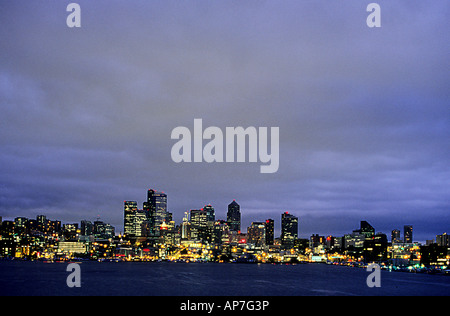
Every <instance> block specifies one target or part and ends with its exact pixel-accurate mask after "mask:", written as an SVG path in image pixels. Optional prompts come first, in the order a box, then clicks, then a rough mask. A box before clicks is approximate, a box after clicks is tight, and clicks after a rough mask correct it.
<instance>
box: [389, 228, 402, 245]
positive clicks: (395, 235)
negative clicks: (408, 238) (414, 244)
mask: <svg viewBox="0 0 450 316" xmlns="http://www.w3.org/2000/svg"><path fill="white" fill-rule="evenodd" d="M391 241H392V243H400V242H402V239H401V237H400V230H398V229H394V230H393V231H392V232H391Z"/></svg>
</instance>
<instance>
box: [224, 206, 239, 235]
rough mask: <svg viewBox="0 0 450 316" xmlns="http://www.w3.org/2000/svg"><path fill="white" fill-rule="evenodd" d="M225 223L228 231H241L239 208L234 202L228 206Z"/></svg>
mask: <svg viewBox="0 0 450 316" xmlns="http://www.w3.org/2000/svg"><path fill="white" fill-rule="evenodd" d="M227 222H228V225H229V226H230V231H234V232H239V231H241V207H240V206H239V204H237V203H236V201H235V200H233V202H231V203H230V204H229V205H228V213H227Z"/></svg>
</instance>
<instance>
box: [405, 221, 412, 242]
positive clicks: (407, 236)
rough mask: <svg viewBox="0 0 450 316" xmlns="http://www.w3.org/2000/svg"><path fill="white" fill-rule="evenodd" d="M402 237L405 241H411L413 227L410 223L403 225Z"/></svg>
mask: <svg viewBox="0 0 450 316" xmlns="http://www.w3.org/2000/svg"><path fill="white" fill-rule="evenodd" d="M403 234H404V235H403V237H404V238H405V240H404V241H405V243H407V244H411V243H412V242H413V227H412V225H405V226H404V227H403Z"/></svg>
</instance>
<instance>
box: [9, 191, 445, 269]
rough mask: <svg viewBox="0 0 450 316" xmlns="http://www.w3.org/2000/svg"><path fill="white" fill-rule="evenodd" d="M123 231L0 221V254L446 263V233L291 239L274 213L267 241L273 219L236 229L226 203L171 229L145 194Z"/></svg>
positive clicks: (163, 200) (365, 226) (159, 203)
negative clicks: (423, 240) (221, 213)
mask: <svg viewBox="0 0 450 316" xmlns="http://www.w3.org/2000/svg"><path fill="white" fill-rule="evenodd" d="M123 219H124V226H123V227H124V231H123V233H122V232H120V234H116V233H115V229H114V227H113V226H111V225H110V224H108V223H104V222H102V221H100V220H99V219H97V220H96V221H94V222H91V221H87V220H83V221H81V222H80V223H71V224H63V225H62V224H61V222H60V221H51V220H48V219H47V218H46V217H45V216H44V215H41V216H37V218H36V219H27V218H24V217H17V218H16V219H15V220H14V221H1V218H0V223H1V226H0V257H3V258H22V259H38V260H73V259H74V258H76V259H79V260H81V259H86V260H92V259H94V260H100V261H102V260H107V261H109V260H115V261H119V260H120V261H123V260H134V261H154V260H170V261H183V262H199V261H201V262H203V261H214V262H262V263H287V262H290V263H296V262H328V263H330V262H332V263H340V264H343V263H345V264H348V263H352V264H358V263H362V262H379V263H383V264H389V265H393V266H424V265H425V266H430V265H437V266H448V265H449V260H450V256H449V255H450V244H449V238H448V235H447V234H442V235H438V236H436V240H429V241H427V244H426V245H420V244H419V243H417V242H413V227H412V226H411V225H406V226H404V230H403V237H401V232H400V230H398V229H395V230H393V231H392V233H391V236H390V237H391V241H390V242H389V241H388V238H387V236H386V234H383V233H380V232H378V233H377V232H376V231H375V228H374V227H373V226H371V225H370V224H369V223H368V222H367V221H361V223H360V227H359V229H355V230H353V232H352V233H349V234H345V235H344V236H339V237H336V236H320V235H318V234H314V235H312V236H311V237H310V238H309V239H303V238H299V237H298V217H296V216H294V215H292V214H289V213H288V212H284V213H282V214H281V234H280V236H279V237H275V220H274V219H271V218H268V219H266V220H264V221H258V222H252V223H251V225H250V226H249V227H246V233H244V232H243V231H242V227H241V209H240V205H239V204H238V203H237V202H236V201H232V202H231V203H230V204H229V205H228V210H227V217H226V219H216V216H215V210H214V207H213V206H211V205H205V206H204V207H203V208H200V209H194V210H190V211H189V212H186V213H185V216H184V218H183V221H182V223H180V224H178V225H176V224H175V221H174V220H173V218H172V213H170V212H168V210H167V194H165V193H164V192H159V191H157V190H153V189H150V190H148V191H147V199H146V201H145V202H144V203H143V204H142V208H139V207H138V203H137V202H136V201H124V208H123Z"/></svg>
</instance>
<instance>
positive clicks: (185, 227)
mask: <svg viewBox="0 0 450 316" xmlns="http://www.w3.org/2000/svg"><path fill="white" fill-rule="evenodd" d="M181 239H184V240H190V239H191V223H190V222H189V214H188V212H185V213H184V217H183V224H182V226H181Z"/></svg>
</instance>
